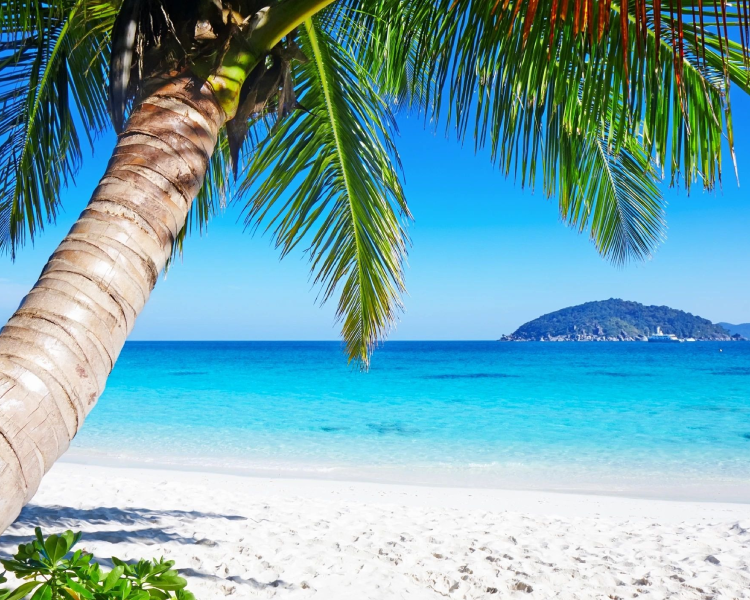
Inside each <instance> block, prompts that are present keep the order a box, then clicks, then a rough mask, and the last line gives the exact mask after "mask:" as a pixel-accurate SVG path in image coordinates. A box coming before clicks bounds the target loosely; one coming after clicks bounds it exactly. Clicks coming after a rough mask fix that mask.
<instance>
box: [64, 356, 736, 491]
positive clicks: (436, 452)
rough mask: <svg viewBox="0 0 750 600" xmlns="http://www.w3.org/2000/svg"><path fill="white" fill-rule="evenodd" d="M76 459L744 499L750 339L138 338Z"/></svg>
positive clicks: (80, 439)
mask: <svg viewBox="0 0 750 600" xmlns="http://www.w3.org/2000/svg"><path fill="white" fill-rule="evenodd" d="M720 350H721V351H720ZM70 456H71V458H72V459H73V460H79V461H80V460H104V459H106V460H111V459H117V460H119V461H126V462H136V463H139V462H145V463H149V464H154V463H158V464H170V465H173V466H178V467H182V468H198V469H209V470H222V471H237V472H247V473H253V474H268V475H274V476H278V475H281V476H290V477H291V476H305V477H330V478H341V479H352V478H355V479H363V480H384V481H400V482H410V483H430V484H448V485H470V486H497V487H512V488H544V489H556V490H566V491H580V490H584V491H597V492H603V493H624V494H635V495H656V496H665V497H666V496H668V497H672V496H679V497H694V498H710V499H722V500H739V501H745V502H750V343H737V342H735V343H711V342H705V343H702V342H697V343H685V344H679V345H677V344H675V345H655V344H645V343H558V344H552V343H547V344H545V343H498V342H391V343H388V344H386V345H385V346H384V347H382V348H380V349H379V350H378V351H377V352H376V353H375V357H374V360H373V365H372V370H371V371H370V372H369V373H366V374H363V373H359V372H356V371H353V370H352V369H351V368H349V367H348V366H347V365H346V361H345V359H344V357H343V355H342V353H341V347H340V345H339V344H338V343H327V342H237V343H234V342H180V343H177V342H174V343H173V342H159V343H146V342H133V343H128V344H127V345H126V347H125V349H124V351H123V353H122V355H121V357H120V360H119V362H118V363H117V366H116V368H115V370H114V372H113V373H112V376H111V378H110V382H109V384H108V388H107V390H106V391H105V393H104V395H103V396H102V398H101V400H100V401H99V405H98V406H97V407H96V409H95V410H94V412H93V413H92V414H91V416H90V417H89V420H88V421H87V422H86V424H85V426H84V428H83V430H82V432H81V433H80V434H79V436H78V437H77V438H76V439H75V441H74V444H73V449H72V451H71V454H70Z"/></svg>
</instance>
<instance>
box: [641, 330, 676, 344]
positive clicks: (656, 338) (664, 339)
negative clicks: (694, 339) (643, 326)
mask: <svg viewBox="0 0 750 600" xmlns="http://www.w3.org/2000/svg"><path fill="white" fill-rule="evenodd" d="M648 341H649V342H657V343H670V342H677V343H679V342H681V341H682V340H681V339H680V338H678V337H677V336H676V335H675V334H674V333H662V330H661V327H657V328H656V333H655V334H654V335H650V336H648Z"/></svg>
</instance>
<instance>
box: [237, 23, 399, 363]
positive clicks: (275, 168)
mask: <svg viewBox="0 0 750 600" xmlns="http://www.w3.org/2000/svg"><path fill="white" fill-rule="evenodd" d="M325 23H326V21H324V20H323V19H320V18H315V19H313V20H310V21H307V22H306V23H305V27H304V29H302V30H301V31H300V32H299V45H300V48H301V49H302V51H303V52H304V53H305V54H306V55H307V56H308V57H309V58H310V60H309V62H307V63H305V64H300V65H298V66H297V67H296V69H295V79H296V88H297V91H298V98H299V104H300V109H298V110H297V111H295V112H294V113H293V114H292V115H290V116H289V117H288V118H287V119H285V120H283V121H281V122H280V123H279V124H277V127H276V128H275V129H274V130H273V132H272V134H271V135H270V137H269V138H268V139H267V140H266V141H265V142H264V143H262V144H261V145H260V147H259V148H257V150H256V152H255V153H254V154H253V155H252V157H251V162H250V164H249V166H248V168H247V171H246V174H245V180H244V181H243V183H242V191H243V192H244V193H251V194H252V197H251V199H250V201H249V203H248V204H247V221H246V223H247V224H248V225H251V224H257V223H265V224H266V227H267V229H272V231H273V233H274V235H275V238H276V242H277V245H278V246H279V247H281V249H282V254H284V255H286V254H288V253H289V252H290V251H291V250H292V249H293V248H294V247H296V246H297V245H298V244H299V243H300V242H302V241H303V240H306V241H307V243H308V244H309V245H308V247H307V250H308V251H309V254H310V260H311V263H312V271H313V274H314V281H315V283H319V284H321V285H322V299H323V301H325V300H327V299H329V298H330V297H331V296H332V295H333V294H334V292H335V291H336V290H337V289H339V288H340V290H341V294H340V299H339V302H338V308H337V317H338V319H340V320H341V322H342V327H343V338H344V341H345V344H346V348H347V352H348V355H349V359H350V360H354V361H357V362H359V363H360V364H361V365H362V366H363V367H367V365H368V363H369V355H370V351H371V349H372V347H373V345H374V344H375V343H376V342H377V340H378V339H381V338H382V337H383V336H384V335H385V333H386V332H387V330H388V328H389V327H390V325H391V323H392V322H393V320H394V319H395V317H396V315H397V313H398V311H399V309H400V307H401V301H400V293H401V292H402V291H403V289H404V283H403V270H402V265H403V260H404V256H405V254H406V246H407V237H406V232H405V229H404V224H403V222H402V218H401V215H403V216H406V217H408V216H409V213H408V209H407V207H406V202H405V200H404V195H403V190H402V188H401V184H400V182H399V178H398V173H397V169H398V166H399V163H398V157H397V155H396V152H395V147H394V145H393V141H392V135H393V132H394V130H395V123H394V121H393V117H392V115H391V113H390V111H389V109H388V107H387V105H386V104H385V102H384V101H383V100H382V99H381V97H380V96H379V95H378V92H377V89H376V87H375V85H374V82H373V81H372V79H371V77H370V76H369V74H368V73H367V72H366V71H365V70H364V69H363V68H362V66H361V65H359V64H358V63H357V62H356V61H355V60H354V58H353V56H352V55H351V54H350V53H349V52H347V50H346V48H344V47H343V46H342V45H340V44H339V43H338V42H337V41H336V39H335V38H334V37H333V36H332V35H331V34H330V33H329V32H328V31H327V30H326V29H325V27H324V26H323V25H324V24H325Z"/></svg>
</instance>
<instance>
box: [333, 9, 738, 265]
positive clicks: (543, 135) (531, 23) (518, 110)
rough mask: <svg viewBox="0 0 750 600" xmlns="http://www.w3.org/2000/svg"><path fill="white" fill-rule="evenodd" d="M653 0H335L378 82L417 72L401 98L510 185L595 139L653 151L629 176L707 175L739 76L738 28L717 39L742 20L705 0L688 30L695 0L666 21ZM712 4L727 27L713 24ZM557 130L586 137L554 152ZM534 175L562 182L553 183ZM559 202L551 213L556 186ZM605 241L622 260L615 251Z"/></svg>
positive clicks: (613, 151) (647, 206)
mask: <svg viewBox="0 0 750 600" xmlns="http://www.w3.org/2000/svg"><path fill="white" fill-rule="evenodd" d="M657 5H658V2H653V3H652V1H651V0H636V1H631V2H629V3H628V2H627V1H626V0H620V1H617V0H615V1H614V2H610V1H609V0H594V2H586V1H585V0H570V1H569V2H568V1H566V0H506V1H504V2H482V1H480V0H438V1H435V0H375V1H374V2H366V3H365V2H361V0H349V1H348V2H347V1H346V0H345V2H344V5H343V6H342V8H341V9H340V10H341V13H342V16H341V17H340V19H341V22H342V23H346V22H347V21H352V22H355V23H357V24H358V27H359V28H361V29H362V30H367V31H369V32H370V35H369V37H367V36H362V37H361V38H360V39H359V40H358V42H357V47H356V49H355V52H356V54H357V57H358V59H359V60H360V61H361V62H362V64H363V65H365V68H367V69H368V70H369V71H371V72H373V73H374V74H375V76H376V77H377V78H378V81H379V82H382V85H383V86H384V87H385V92H386V93H391V94H395V93H399V92H400V91H401V90H403V89H404V85H403V81H404V80H405V79H406V78H407V77H408V74H409V73H416V74H418V76H419V77H420V82H419V83H417V84H412V85H410V86H409V87H408V89H409V90H412V91H413V93H422V94H424V96H423V97H422V98H420V99H419V100H418V101H416V102H415V104H416V105H417V106H419V105H422V106H426V107H427V108H426V110H425V111H424V113H425V117H426V118H427V119H428V120H430V121H431V122H432V123H433V124H434V126H437V124H438V123H445V124H446V127H447V128H448V130H453V131H454V132H455V135H456V137H457V138H458V139H460V140H471V139H473V142H474V145H475V148H476V149H481V148H488V149H489V150H490V153H491V157H492V160H493V161H494V162H495V163H496V164H498V165H499V167H500V169H501V170H502V172H503V173H504V174H506V175H511V174H512V175H514V176H515V177H516V178H517V179H518V180H519V181H520V183H521V185H522V186H524V185H530V186H534V184H535V181H536V178H537V176H538V175H539V174H540V173H542V174H544V173H556V172H557V171H558V167H557V166H555V165H560V161H563V160H568V161H572V162H569V163H568V164H567V165H566V169H567V172H573V170H574V169H575V168H578V167H579V165H578V163H577V162H576V161H578V160H579V159H580V157H581V156H583V155H584V154H585V155H588V156H592V157H593V156H595V155H596V153H595V151H596V147H597V145H598V144H599V143H600V142H601V140H602V139H603V140H606V142H605V145H606V152H607V155H608V156H609V157H610V158H612V159H615V160H620V159H618V158H617V157H618V154H619V153H620V152H621V150H623V148H625V157H624V158H623V159H622V160H621V161H620V164H621V165H626V164H627V165H631V166H635V165H634V164H633V163H632V160H631V159H633V158H634V157H635V156H636V155H637V156H639V157H641V156H643V157H649V159H650V162H649V164H651V162H653V163H655V165H656V171H648V172H643V173H641V174H640V175H638V174H636V177H639V178H640V179H642V181H641V183H640V184H639V187H641V188H643V190H645V189H646V187H650V185H651V183H652V179H653V173H654V172H655V173H657V174H658V173H659V172H660V171H664V170H666V171H667V172H668V176H669V178H670V181H671V183H672V184H678V183H680V182H684V184H685V187H686V188H687V189H688V190H689V189H690V186H691V185H692V184H693V183H694V182H696V181H700V182H701V184H702V185H703V186H704V187H705V188H707V189H711V188H713V187H714V186H715V185H716V184H717V183H718V182H719V181H720V177H721V164H722V138H723V137H724V136H726V137H728V139H729V142H730V149H731V147H732V142H733V133H732V124H731V111H730V104H729V86H730V84H736V85H738V87H741V88H742V89H747V87H748V84H749V82H750V79H749V77H750V61H748V56H747V52H746V46H747V40H746V41H745V44H744V45H743V44H742V43H737V42H736V41H734V40H732V39H730V38H731V37H732V35H733V34H732V33H731V32H734V36H735V37H736V36H737V35H738V29H741V27H740V24H742V25H743V26H746V25H747V23H746V22H745V21H741V20H740V19H739V16H738V15H739V13H738V9H737V8H736V7H734V8H733V7H731V6H728V5H727V4H726V3H724V4H722V3H720V2H718V0H717V2H713V0H706V1H705V2H703V4H702V5H701V6H702V7H703V8H702V13H701V14H703V17H704V24H705V26H704V27H703V28H702V29H701V31H699V32H695V31H694V30H695V28H697V27H700V23H701V19H700V16H699V14H698V13H699V12H700V11H699V6H698V3H694V2H693V0H683V1H682V3H681V6H682V9H681V14H682V17H681V18H682V20H681V21H680V23H679V24H678V22H677V15H675V16H673V17H672V16H670V14H669V12H666V11H662V10H660V9H659V7H658V6H657ZM665 6H668V5H665ZM623 7H624V8H625V10H624V12H623V10H622V8H623ZM675 10H677V9H676V8H675ZM673 12H674V11H673ZM724 13H726V15H728V16H727V27H728V31H730V34H729V38H728V37H727V35H726V34H725V33H724V27H723V26H722V27H718V25H717V24H719V23H721V22H722V19H723V18H724V17H723V15H724ZM644 15H645V17H644ZM709 22H710V23H714V24H715V25H714V27H713V29H712V28H711V27H709V25H708V24H709ZM656 24H659V27H656ZM691 28H693V29H691ZM680 32H682V37H680V35H679V33H680ZM672 33H674V35H672ZM699 56H700V58H699ZM704 56H705V58H704ZM552 117H554V119H553V118H552ZM553 122H554V127H552V124H553ZM561 135H562V136H567V138H568V139H575V140H577V146H578V147H579V148H583V146H582V145H581V143H582V142H583V141H584V140H586V139H588V140H589V145H588V147H587V148H588V149H587V150H586V151H583V150H581V152H579V153H571V152H568V153H566V154H559V153H558V152H560V151H562V150H563V149H564V148H563V146H562V145H561V144H559V143H558V142H559V139H560V136H561ZM637 146H640V147H641V148H640V149H639V150H637V151H636V147H637ZM634 152H635V154H634ZM643 153H645V154H643ZM636 162H638V161H636ZM540 166H541V168H540ZM545 181H549V177H548V176H546V175H545ZM643 186H646V187H643ZM544 189H545V192H547V193H556V192H561V193H564V192H565V190H564V189H563V188H562V186H561V185H560V186H559V185H553V186H550V185H545V188H544ZM643 190H642V191H643ZM592 201H593V200H592ZM561 202H562V204H563V206H561V210H562V211H563V213H564V212H565V206H564V203H565V200H564V198H563V197H562V196H561ZM643 202H644V206H642V207H641V210H643V211H644V212H646V213H649V214H652V215H654V214H656V213H655V212H654V209H656V204H655V203H654V196H653V195H652V194H647V195H646V196H644V198H643ZM610 205H611V206H614V204H612V203H610ZM594 212H595V211H594ZM657 212H658V211H657ZM592 214H593V213H592ZM662 229H663V228H662V227H657V228H646V229H645V230H643V231H642V232H641V233H642V234H644V235H651V239H650V241H649V242H648V243H647V244H646V245H647V246H648V247H653V246H654V244H655V243H657V242H658V241H659V238H660V235H661V234H660V233H658V232H659V231H662ZM633 231H635V230H633ZM645 242H646V240H645V239H643V238H633V239H631V240H629V241H628V242H627V243H626V244H625V246H624V247H626V248H630V249H631V250H628V251H627V252H626V254H627V257H628V258H642V257H643V256H645V254H644V253H643V252H641V251H637V250H636V249H638V248H641V247H642V245H643V244H644V243H645ZM605 247H606V245H603V246H600V248H605ZM608 255H609V256H610V257H611V258H613V260H615V261H616V262H620V261H621V260H622V255H621V254H620V253H619V252H614V253H609V254H608Z"/></svg>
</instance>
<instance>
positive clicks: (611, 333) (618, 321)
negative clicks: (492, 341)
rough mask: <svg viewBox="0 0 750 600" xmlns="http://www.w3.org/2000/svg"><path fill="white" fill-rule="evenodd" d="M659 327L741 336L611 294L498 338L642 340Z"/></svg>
mask: <svg viewBox="0 0 750 600" xmlns="http://www.w3.org/2000/svg"><path fill="white" fill-rule="evenodd" d="M659 330H661V332H663V333H664V334H666V335H674V336H676V337H677V338H679V339H687V340H691V341H692V340H696V341H731V340H741V339H744V338H743V337H742V336H741V335H739V334H734V335H732V333H730V331H729V330H727V329H725V328H724V327H722V326H721V325H715V324H714V323H712V322H711V321H709V320H708V319H703V318H702V317H697V316H695V315H692V314H690V313H687V312H685V311H682V310H677V309H674V308H669V307H668V306H646V305H644V304H640V303H638V302H629V301H627V300H620V299H617V298H611V299H609V300H601V301H597V302H586V303H585V304H579V305H578V306H570V307H568V308H563V309H562V310H558V311H555V312H553V313H549V314H548V315H543V316H541V317H539V318H538V319H534V320H533V321H529V322H528V323H525V324H524V325H521V327H519V328H518V329H516V331H514V332H513V333H512V334H510V335H504V336H503V337H502V338H500V341H503V342H534V341H536V342H640V341H644V342H645V341H647V340H648V338H649V336H654V335H656V334H657V333H658V332H659Z"/></svg>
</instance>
